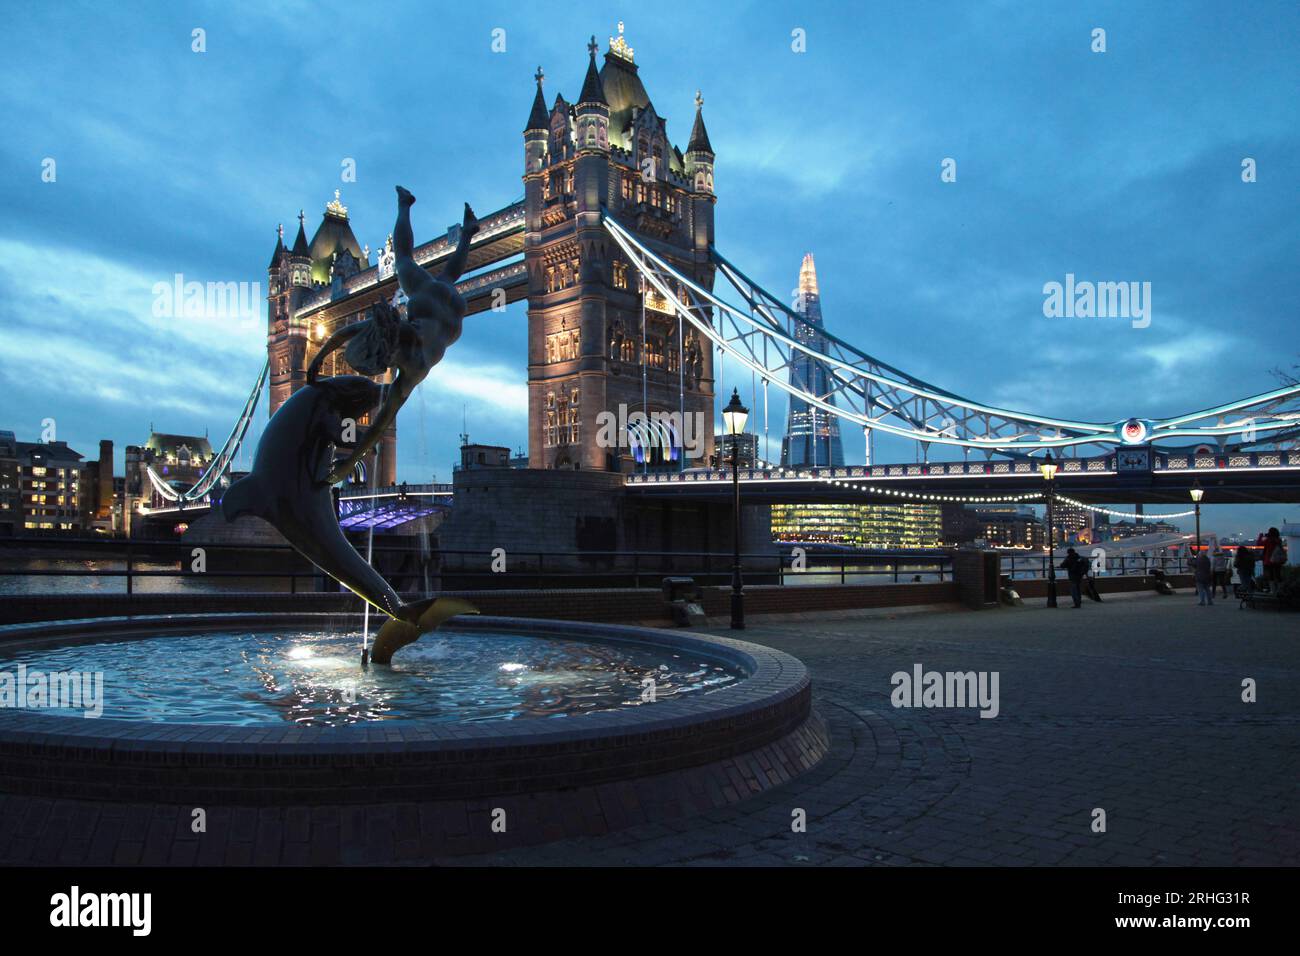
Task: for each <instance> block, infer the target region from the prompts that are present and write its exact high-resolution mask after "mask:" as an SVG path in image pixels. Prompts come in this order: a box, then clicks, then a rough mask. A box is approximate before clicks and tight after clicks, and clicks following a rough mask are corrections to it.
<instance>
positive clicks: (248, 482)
mask: <svg viewBox="0 0 1300 956" xmlns="http://www.w3.org/2000/svg"><path fill="white" fill-rule="evenodd" d="M262 498H263V496H262V485H261V482H259V481H258V480H257V476H256V475H245V476H244V477H243V478H240V479H239V480H238V481H237V482H235V483H234V484H233V485H231V486H230V487H229V488H227V489H226V493H225V494H224V495H222V496H221V513H222V514H223V515H224V516H225V518H226V520H227V521H234V520H235V519H236V518H240V517H243V516H244V515H256V516H257V517H259V518H265V517H266V516H267V513H268V512H267V509H266V506H265V505H264V504H263V503H262Z"/></svg>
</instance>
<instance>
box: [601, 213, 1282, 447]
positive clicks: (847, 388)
mask: <svg viewBox="0 0 1300 956" xmlns="http://www.w3.org/2000/svg"><path fill="white" fill-rule="evenodd" d="M602 221H603V223H604V226H605V229H606V231H608V232H609V234H610V236H611V237H612V238H613V239H614V241H615V243H616V244H617V245H618V246H619V248H620V249H621V250H622V251H623V253H624V254H625V255H626V256H627V259H628V261H629V262H630V263H631V264H632V265H633V267H634V268H635V269H636V270H637V271H638V273H639V274H640V275H641V276H643V277H644V280H645V282H646V284H647V286H648V287H649V288H651V289H653V290H654V291H655V292H656V293H657V294H658V296H659V297H660V298H662V300H663V301H664V302H666V303H668V304H669V305H670V306H671V308H672V309H673V310H674V312H675V313H676V314H677V315H678V317H679V318H680V319H682V320H684V321H686V322H689V323H690V324H691V326H692V327H693V328H694V329H696V330H697V331H698V332H699V333H700V334H702V335H703V336H705V337H706V338H707V339H709V340H710V341H711V342H713V344H714V345H715V346H716V347H717V348H718V350H719V352H720V353H721V354H722V355H723V356H730V357H731V358H732V359H734V360H735V361H737V362H738V363H739V364H740V365H741V366H742V367H745V368H749V369H750V370H751V372H753V373H754V374H756V375H759V376H762V378H763V379H764V381H765V382H767V381H771V382H772V384H774V385H776V386H777V387H778V388H780V389H782V390H783V391H785V392H787V393H788V394H789V395H791V396H792V397H794V398H798V399H800V400H801V401H803V402H805V403H807V405H808V406H810V408H812V409H820V410H821V411H823V412H827V413H829V414H832V415H836V416H838V417H839V418H841V419H843V420H845V421H850V422H853V423H855V424H857V425H859V426H861V427H865V428H870V429H873V430H878V431H881V432H884V433H886V434H891V435H896V436H898V437H901V438H906V439H911V440H915V441H918V442H921V443H922V444H923V446H925V445H928V444H930V443H935V444H943V445H954V446H958V447H961V448H965V449H978V450H982V451H984V452H985V454H986V455H992V454H994V453H997V454H1000V455H1005V456H1017V455H1024V454H1027V453H1029V452H1033V451H1041V450H1044V449H1051V448H1067V447H1075V446H1079V445H1100V446H1114V445H1145V444H1148V443H1152V442H1155V441H1163V440H1167V439H1170V438H1177V437H1186V438H1193V439H1207V438H1209V439H1214V440H1216V441H1217V442H1218V443H1219V444H1220V446H1221V447H1222V446H1223V445H1224V444H1225V443H1226V441H1227V439H1228V438H1229V437H1230V436H1233V435H1240V436H1241V440H1240V442H1239V443H1238V444H1239V445H1249V444H1258V443H1260V442H1261V441H1267V440H1268V439H1269V438H1270V437H1272V436H1277V437H1279V438H1280V437H1282V436H1283V435H1284V434H1289V433H1293V432H1294V431H1295V430H1296V429H1297V428H1300V385H1293V386H1287V387H1284V388H1279V389H1275V390H1273V391H1271V392H1266V393H1264V394H1261V395H1255V396H1251V397H1248V398H1244V399H1241V400H1239V401H1236V402H1230V403H1228V404H1225V405H1219V406H1215V407H1213V408H1209V409H1204V410H1201V411H1198V412H1192V413H1188V414H1185V415H1180V416H1176V417H1173V418H1166V419H1161V420H1150V419H1139V418H1130V419H1127V420H1125V421H1121V422H1088V421H1075V420H1070V419H1061V418H1053V417H1048V416H1042V415H1035V414H1030V413H1025V412H1018V411H1012V410H1009V409H1004V408H998V407H996V406H992V405H987V404H984V403H981V402H976V401H972V400H970V399H967V398H963V397H962V396H960V395H957V394H956V393H954V392H950V391H948V390H946V389H942V388H939V387H938V386H934V385H931V384H929V383H927V382H924V381H922V380H921V379H918V378H916V377H915V376H912V375H909V374H907V373H906V372H903V371H902V370H900V369H898V368H895V367H893V366H891V365H888V364H886V363H884V362H882V361H880V360H879V359H877V358H875V357H873V356H871V355H869V354H868V353H866V352H863V351H861V350H859V349H857V348H856V347H854V346H853V345H851V344H849V343H848V342H846V341H844V340H843V339H840V338H838V337H836V336H834V335H832V334H830V333H828V332H826V331H825V330H824V329H823V328H822V327H821V326H819V325H815V324H814V323H812V322H811V321H810V320H809V319H808V318H807V317H806V316H804V315H802V314H800V312H798V311H797V310H795V309H792V308H790V307H788V306H786V304H785V303H784V302H782V301H781V300H780V299H779V298H777V297H776V296H774V295H772V294H771V293H770V292H768V291H766V290H765V289H763V288H762V287H760V286H759V285H758V284H757V283H755V282H753V281H752V280H751V279H749V278H748V277H747V276H745V274H744V273H742V272H741V271H740V270H739V269H737V268H736V267H735V266H733V265H732V264H731V263H730V262H729V261H727V259H725V258H724V257H723V256H722V255H721V254H720V253H718V252H717V250H716V249H715V250H711V255H712V260H713V263H714V264H715V265H716V266H717V268H718V274H720V275H721V276H722V277H723V278H725V279H726V280H727V282H728V284H729V285H730V286H731V291H732V292H734V293H735V294H736V295H738V296H739V298H740V299H741V301H742V302H743V303H744V304H743V307H742V306H738V305H733V304H731V303H730V302H728V301H726V300H724V299H723V298H722V297H721V296H720V295H719V294H715V293H714V292H712V291H710V290H708V289H705V288H703V287H701V286H700V285H699V284H698V283H696V282H695V281H694V280H693V279H691V278H689V277H688V276H686V275H683V274H682V273H681V272H680V271H679V270H678V269H676V268H675V267H673V266H672V265H671V264H670V263H668V262H667V261H666V260H664V259H663V258H662V257H661V256H659V255H658V254H657V253H655V252H654V251H652V250H651V249H649V248H648V247H647V246H646V245H645V244H643V243H642V242H641V241H640V240H639V239H638V238H637V237H636V236H635V235H634V234H633V233H631V232H630V231H629V230H627V229H626V228H624V227H623V226H622V225H621V224H620V223H619V222H618V221H617V220H615V219H614V217H613V216H611V215H610V214H609V212H608V211H604V212H603V219H602ZM714 313H716V316H715V315H714ZM800 329H802V330H805V331H806V332H812V333H815V334H810V335H807V336H806V338H807V341H804V340H803V339H802V338H801V337H800V336H799V335H798V334H792V332H793V331H795V330H800ZM787 330H790V331H787ZM818 343H824V350H823V348H821V347H818ZM809 359H811V360H812V361H815V362H817V363H819V364H820V365H821V366H822V367H823V368H824V369H825V370H826V373H827V374H826V381H827V383H828V388H827V391H826V392H824V393H813V392H810V391H808V390H807V389H806V388H804V387H802V386H800V385H798V384H792V381H796V382H797V381H798V378H799V376H791V375H790V374H789V373H790V371H791V368H792V367H793V365H794V363H795V362H796V361H808V360H809ZM1229 419H1233V420H1231V421H1230V420H1229ZM1261 436H1263V437H1261Z"/></svg>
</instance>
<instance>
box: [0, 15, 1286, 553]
mask: <svg viewBox="0 0 1300 956" xmlns="http://www.w3.org/2000/svg"><path fill="white" fill-rule="evenodd" d="M263 6H265V7H266V8H267V9H261V7H263ZM810 7H815V9H809V8H810ZM651 11H653V12H651ZM620 18H621V19H624V20H625V21H626V22H627V39H628V42H629V43H630V44H631V45H632V46H633V47H634V48H635V50H636V60H637V63H638V64H639V66H640V69H641V76H642V78H643V80H644V81H645V84H646V86H647V89H648V91H649V93H650V95H651V97H652V99H653V101H654V104H655V106H656V108H657V110H658V111H659V112H660V113H661V114H664V115H666V116H667V117H668V120H669V123H668V131H669V134H670V137H671V138H672V139H674V141H676V142H678V143H679V144H681V145H683V146H684V144H685V140H686V138H687V136H688V134H689V130H690V120H691V115H692V108H693V102H692V101H693V97H694V94H695V90H696V88H697V87H698V88H700V89H702V90H703V92H704V97H705V116H706V119H707V122H708V126H709V133H710V137H711V139H712V142H713V145H714V148H715V149H716V151H717V154H718V159H717V176H716V184H717V192H718V195H719V202H718V208H717V241H718V246H719V248H720V249H721V250H722V251H723V253H724V254H725V255H727V257H728V258H729V259H731V260H732V261H733V262H736V263H737V264H739V265H740V266H741V267H742V268H743V269H745V271H746V272H748V273H749V275H750V276H752V277H753V278H754V279H756V280H757V281H759V282H760V283H762V284H763V285H765V286H767V287H768V288H770V289H772V290H773V291H776V292H782V290H788V289H790V288H791V287H793V286H794V284H795V281H796V279H797V275H798V267H799V261H800V258H801V256H802V254H803V252H805V251H808V250H811V251H813V252H814V253H815V255H816V258H817V267H818V272H819V276H820V279H821V285H822V299H823V311H824V314H825V317H826V322H827V325H828V327H829V328H830V330H831V331H833V332H835V333H836V334H838V335H839V336H841V337H843V338H845V339H847V340H849V341H851V342H853V343H854V344H855V345H857V346H858V347H859V348H861V349H863V350H864V351H867V352H870V353H872V354H874V355H877V356H878V357H880V358H881V359H883V360H885V361H887V362H890V363H892V364H894V365H897V366H899V367H902V368H904V369H906V370H907V371H909V372H911V373H912V374H914V375H917V376H919V377H921V378H923V379H927V380H929V381H932V382H935V383H937V384H940V385H942V386H944V387H946V388H949V389H952V390H954V391H957V392H960V393H962V394H965V395H967V396H969V397H972V398H977V399H980V400H983V401H986V402H989V403H992V404H998V405H1003V406H1006V407H1011V408H1020V409H1024V410H1027V411H1033V412H1038V413H1043V414H1049V415H1059V416H1062V417H1068V418H1081V419H1087V420H1097V421H1112V420H1119V419H1123V418H1127V417H1128V416H1130V415H1138V416H1143V417H1153V418H1158V417H1163V416H1166V415H1171V414H1174V413H1178V412H1183V411H1188V410H1191V409H1193V408H1200V407H1204V406H1206V405H1209V404H1212V403H1215V402H1218V401H1222V400H1227V399H1230V398H1234V397H1239V396H1244V395H1248V394H1253V393H1256V392H1260V391H1264V390H1267V389H1269V388H1271V387H1274V386H1275V383H1276V380H1275V379H1274V378H1273V377H1272V376H1271V375H1270V374H1269V370H1270V369H1271V368H1274V367H1276V366H1279V365H1291V364H1293V363H1294V362H1296V361H1297V360H1298V359H1297V353H1300V324H1298V323H1297V318H1298V317H1300V306H1297V300H1296V296H1295V288H1294V287H1295V281H1296V274H1297V264H1298V263H1300V226H1298V225H1297V223H1298V222H1300V215H1298V213H1300V190H1297V186H1296V184H1297V182H1300V122H1298V120H1300V106H1298V104H1300V97H1297V89H1300V57H1298V56H1297V55H1296V51H1297V49H1300V8H1298V7H1297V6H1296V4H1294V3H1292V2H1277V3H1272V2H1262V3H1255V4H1251V5H1250V6H1249V7H1247V8H1241V7H1237V6H1236V5H1232V4H1226V3H1177V4H1174V3H1152V2H1142V3H1134V2H1123V3H1114V4H1109V3H1077V4H1075V3H1072V4H1068V5H1067V4H1063V3H1061V4H1056V3H980V4H976V3H955V4H937V3H936V4H931V3H888V4H878V3H865V4H863V3H854V4H851V5H838V4H816V5H812V4H806V3H798V4H777V3H748V4H745V3H736V4H727V5H725V7H724V6H723V5H721V4H712V3H711V4H709V5H707V6H694V5H685V6H682V5H671V4H670V5H667V6H664V5H660V6H655V7H643V6H629V5H619V4H575V3H554V4H552V3H542V2H538V3H530V4H527V5H525V4H520V3H491V2H476V3H473V4H464V3H457V4H444V3H429V2H421V3H410V4H386V3H383V2H377V3H374V4H367V5H357V4H355V3H353V4H334V3H328V2H321V0H313V2H291V0H277V2H276V3H275V4H266V5H261V4H252V3H248V4H230V3H214V4H184V3H173V2H166V3H163V2H157V3H131V4H112V5H109V4H75V3H57V4H39V5H37V4H25V5H18V6H11V7H10V8H9V9H8V11H7V13H6V20H7V24H6V26H7V29H6V31H5V36H4V37H3V38H2V39H0V50H3V54H4V55H3V56H0V78H2V79H3V89H4V93H3V96H4V97H5V110H4V112H5V116H6V118H7V123H6V135H5V136H4V137H2V138H0V182H2V183H3V190H4V200H5V201H4V210H5V215H4V216H3V217H0V314H2V315H3V335H0V389H3V394H4V396H5V401H4V403H3V407H4V414H3V415H0V428H8V429H12V430H14V431H16V432H17V433H18V436H19V437H20V438H23V439H28V440H31V439H35V438H36V437H37V436H38V435H39V433H40V430H41V423H42V420H43V419H46V418H53V419H54V420H55V422H56V424H57V428H58V437H59V438H62V439H65V440H67V441H68V442H69V444H71V445H72V446H73V447H74V448H76V449H78V450H80V451H83V452H84V453H86V454H87V456H88V457H93V455H94V451H95V445H96V442H97V441H98V440H99V439H100V438H101V437H107V438H111V439H113V440H114V442H115V443H116V444H117V446H118V456H119V467H120V465H121V461H120V458H121V448H122V446H124V445H126V444H131V443H139V442H142V441H143V440H144V439H145V438H146V437H147V435H148V432H149V428H150V425H151V424H152V425H153V427H155V428H156V429H158V430H160V431H170V432H182V433H202V432H204V431H205V430H207V431H209V432H210V434H211V435H212V436H213V438H214V439H216V441H217V443H219V442H220V440H221V439H223V438H224V436H225V434H226V432H227V431H228V429H229V428H230V425H231V424H232V423H233V421H234V419H235V417H236V416H237V414H238V411H239V409H240V407H241V406H242V404H243V401H244V399H245V398H246V396H247V392H248V389H249V388H250V386H251V385H252V382H253V379H254V378H255V376H256V373H257V371H258V369H259V368H260V365H261V362H262V360H263V358H264V355H265V338H264V335H263V333H262V331H261V329H262V328H263V319H262V318H260V317H259V319H258V320H257V321H254V322H240V321H238V320H232V319H226V318H220V317H208V318H205V317H190V318H186V317H184V316H181V317H173V316H169V315H162V316H160V315H156V314H155V309H154V308H153V305H154V299H155V297H154V295H153V291H152V290H153V288H154V285H155V284H156V283H158V282H168V283H169V282H171V281H172V277H173V276H174V275H176V274H177V273H180V274H182V275H183V276H184V277H185V278H186V279H187V280H198V281H202V282H206V281H217V282H231V281H235V282H238V281H245V282H259V283H262V284H263V288H264V284H265V276H266V273H265V268H266V263H267V261H268V260H269V258H270V255H271V251H272V248H273V245H274V240H275V228H276V225H277V223H284V225H285V229H286V231H287V232H289V234H290V236H291V235H292V231H293V229H294V228H296V225H297V224H296V221H295V219H296V216H297V212H298V210H299V209H300V208H303V209H305V210H306V211H307V215H308V225H309V229H312V228H314V227H315V225H316V224H317V223H318V222H319V221H320V215H321V212H322V210H323V207H324V204H325V202H326V201H327V200H328V199H329V198H331V197H332V195H333V191H334V189H336V188H341V189H342V194H343V201H344V202H345V203H346V204H347V205H348V207H349V209H350V214H351V219H352V223H353V228H354V230H355V232H356V234H357V237H358V239H359V240H360V241H361V242H362V243H368V244H369V245H370V246H371V248H372V249H373V248H375V247H376V246H378V245H380V244H381V243H382V241H383V239H384V237H385V236H386V235H387V234H388V232H389V231H390V229H391V224H392V219H393V184H394V183H396V182H401V183H403V184H404V185H406V186H408V187H409V188H410V189H411V190H412V191H413V192H415V193H416V195H417V196H419V197H420V202H419V204H418V205H417V206H416V207H415V211H414V212H415V222H416V233H417V240H420V239H423V238H427V237H428V236H430V235H432V234H433V233H435V232H439V231H441V230H442V229H444V228H445V227H446V226H447V225H448V224H449V223H452V222H455V221H456V220H458V218H459V209H460V204H461V202H462V201H464V200H469V201H470V202H471V203H473V205H474V206H475V207H476V208H477V209H478V210H479V211H480V212H486V211H490V210H492V209H496V208H499V207H500V206H502V205H505V204H506V203H509V202H511V201H513V200H515V199H517V198H519V197H520V196H522V194H523V186H522V183H521V179H520V176H521V173H522V137H521V130H522V128H523V125H524V122H525V120H526V117H527V115H528V109H529V105H530V103H531V97H532V90H533V81H532V75H533V72H534V70H535V69H536V67H537V66H538V64H541V65H542V66H544V68H545V70H546V76H547V93H548V98H552V97H554V95H555V93H556V92H563V93H564V94H565V96H566V98H569V99H573V98H574V97H575V96H576V95H577V92H578V89H579V88H580V85H581V79H582V74H583V70H584V69H585V64H586V50H585V45H586V43H587V39H588V37H589V36H590V35H591V34H593V33H594V34H595V35H596V37H597V39H598V40H599V41H600V42H601V46H602V50H603V49H604V46H605V43H606V40H607V38H608V37H609V35H610V34H611V33H613V32H614V25H615V23H616V22H617V21H618V20H619V19H620ZM195 28H202V29H203V30H204V31H206V52H203V53H196V52H193V50H192V48H191V47H192V43H193V41H192V31H193V30H194V29H195ZM1096 28H1103V29H1104V30H1105V31H1106V33H1105V42H1106V50H1105V52H1104V53H1095V52H1093V51H1092V46H1093V42H1094V41H1093V31H1094V29H1096ZM497 29H501V30H504V31H505V34H504V40H505V50H504V51H503V52H494V51H493V31H494V30H497ZM796 30H801V31H803V32H804V36H805V37H806V50H805V51H804V52H796V51H795V50H794V49H792V45H793V44H792V31H796ZM498 45H499V44H498ZM349 158H350V159H354V160H355V162H356V170H357V181H356V182H355V183H343V182H340V172H341V168H342V163H343V161H344V160H345V159H349ZM947 158H951V159H953V160H955V162H956V174H957V175H956V182H951V183H945V182H942V181H941V178H940V172H941V164H942V162H943V161H944V160H945V159H947ZM1245 158H1251V159H1253V160H1254V161H1255V164H1256V168H1257V181H1256V182H1254V183H1249V184H1247V183H1243V182H1242V175H1241V173H1242V161H1243V159H1245ZM49 159H53V160H54V166H53V169H54V172H55V178H54V181H53V182H47V181H45V180H46V179H48V178H49V176H48V173H46V175H44V176H43V172H46V171H47V170H48V169H49V168H50V167H49V164H48V163H47V162H46V160H49ZM1067 273H1073V274H1074V275H1075V276H1076V277H1078V278H1079V279H1081V280H1082V279H1089V280H1093V281H1121V280H1122V281H1139V282H1150V283H1151V287H1152V321H1151V324H1150V326H1149V327H1147V328H1133V327H1132V325H1131V323H1129V322H1128V321H1126V320H1122V319H1072V318H1055V319H1049V318H1046V317H1044V315H1043V285H1044V283H1047V282H1052V281H1058V282H1059V281H1063V280H1064V278H1065V276H1066V274H1067ZM264 308H265V307H264V304H263V305H262V313H261V314H262V315H264ZM525 333H526V317H525V311H524V306H523V304H522V303H520V304H517V305H514V306H511V307H510V309H509V310H508V311H507V312H506V313H505V314H491V313H489V314H486V315H482V316H476V317H473V318H472V319H470V320H469V321H468V322H467V325H466V331H465V335H464V337H463V338H462V339H461V341H460V342H459V343H457V345H456V346H454V348H453V349H452V350H451V351H450V352H449V353H448V357H447V359H446V360H445V361H444V362H443V364H442V365H440V366H439V367H438V368H437V369H436V370H435V372H434V374H432V375H431V376H430V377H429V379H428V380H427V381H426V383H425V384H424V386H423V387H422V389H421V394H419V395H418V396H417V397H416V398H414V399H412V401H411V402H410V404H409V405H408V406H407V408H406V410H405V411H404V412H403V414H402V418H401V421H400V423H399V429H400V434H401V436H402V438H401V448H400V458H399V470H400V474H401V477H403V478H406V479H408V480H411V481H425V480H428V478H429V476H430V474H431V473H435V472H436V474H437V476H438V477H439V478H440V479H442V480H447V479H448V478H449V476H450V472H451V463H452V461H453V460H454V459H455V457H456V451H455V449H456V445H457V435H458V433H459V432H460V431H461V423H462V416H464V418H465V420H466V421H467V422H468V429H469V433H470V435H471V437H472V438H473V439H474V440H477V441H486V442H491V443H498V444H508V445H510V446H512V447H521V446H523V445H524V444H525V442H526V429H525V411H526V404H527V403H526V393H525V389H524V381H525V375H526V369H525V366H526V356H525V341H526V339H525ZM782 412H783V410H782V409H779V408H777V407H776V406H773V409H772V413H773V416H774V420H776V417H777V416H779V415H780V414H781V413H782ZM261 424H262V422H261V421H259V427H260V425H261ZM774 434H775V429H774ZM845 445H846V449H847V451H848V453H849V457H850V459H851V460H857V461H860V460H861V456H862V449H861V447H860V446H861V439H860V438H859V437H856V435H852V436H850V435H846V441H845ZM913 454H914V452H913V450H912V449H911V448H909V447H906V446H904V445H902V444H899V445H890V444H889V443H888V442H881V443H880V444H879V445H878V446H877V460H911V458H912V456H913ZM1293 511H1295V512H1297V513H1296V514H1293V515H1291V517H1292V518H1293V519H1300V508H1297V509H1293ZM1284 516H1285V510H1284V509H1281V508H1272V507H1261V508H1222V509H1217V510H1215V509H1210V510H1208V511H1207V523H1208V525H1209V527H1210V528H1211V529H1213V530H1219V531H1221V532H1224V533H1227V532H1235V531H1239V530H1245V529H1250V530H1252V531H1253V530H1255V529H1256V527H1257V526H1259V525H1261V524H1264V525H1267V524H1269V523H1277V522H1278V521H1280V520H1281V519H1282V518H1283V517H1284Z"/></svg>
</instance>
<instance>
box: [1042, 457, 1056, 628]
mask: <svg viewBox="0 0 1300 956" xmlns="http://www.w3.org/2000/svg"><path fill="white" fill-rule="evenodd" d="M1038 470H1039V471H1041V472H1042V473H1043V480H1044V481H1046V482H1047V606H1048V607H1056V545H1055V544H1054V543H1053V541H1052V524H1053V520H1054V516H1053V514H1052V500H1053V498H1054V497H1055V495H1054V493H1053V492H1054V490H1055V487H1056V486H1055V484H1054V479H1055V478H1056V462H1054V461H1052V452H1051V450H1050V449H1049V450H1048V452H1047V458H1046V459H1045V460H1044V461H1043V463H1042V464H1041V465H1039V466H1038Z"/></svg>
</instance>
